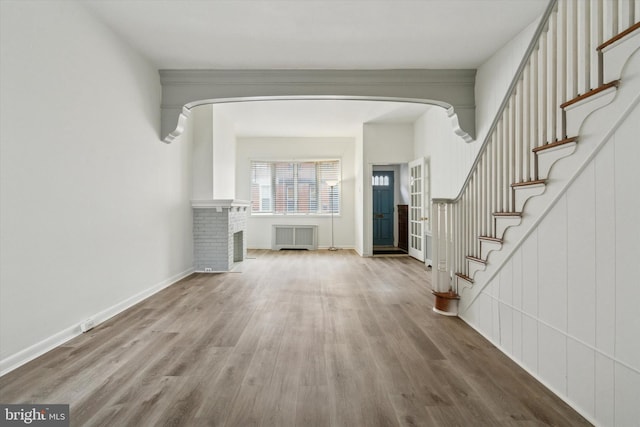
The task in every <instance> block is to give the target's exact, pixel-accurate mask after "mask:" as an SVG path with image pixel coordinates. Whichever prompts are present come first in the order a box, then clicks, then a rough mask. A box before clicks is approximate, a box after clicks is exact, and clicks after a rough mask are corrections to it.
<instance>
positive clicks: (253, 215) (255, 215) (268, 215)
mask: <svg viewBox="0 0 640 427" xmlns="http://www.w3.org/2000/svg"><path fill="white" fill-rule="evenodd" d="M250 216H251V218H331V214H271V213H251V214H250ZM341 216H342V215H340V214H339V213H336V214H333V217H334V218H340V217H341Z"/></svg>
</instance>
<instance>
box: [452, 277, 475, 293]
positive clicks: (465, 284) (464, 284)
mask: <svg viewBox="0 0 640 427" xmlns="http://www.w3.org/2000/svg"><path fill="white" fill-rule="evenodd" d="M456 286H457V289H458V295H462V294H463V293H464V291H465V290H466V289H467V288H471V287H472V286H473V282H470V281H468V280H465V279H463V278H462V277H460V276H456Z"/></svg>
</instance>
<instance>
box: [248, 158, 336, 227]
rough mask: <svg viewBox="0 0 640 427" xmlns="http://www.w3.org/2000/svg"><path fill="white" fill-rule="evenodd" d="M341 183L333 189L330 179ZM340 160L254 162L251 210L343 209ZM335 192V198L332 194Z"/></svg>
mask: <svg viewBox="0 0 640 427" xmlns="http://www.w3.org/2000/svg"><path fill="white" fill-rule="evenodd" d="M332 180H333V181H336V182H338V184H337V185H336V186H335V187H334V188H333V191H332V189H331V188H330V187H329V185H328V184H327V181H329V182H330V181H332ZM339 182H340V161H339V160H322V161H306V162H285V161H252V162H251V212H252V213H257V214H258V213H269V214H282V215H285V214H297V215H305V214H328V213H331V211H332V210H333V212H334V213H339V212H340V184H339ZM332 194H333V197H331V195H332Z"/></svg>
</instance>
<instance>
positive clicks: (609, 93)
mask: <svg viewBox="0 0 640 427" xmlns="http://www.w3.org/2000/svg"><path fill="white" fill-rule="evenodd" d="M616 90H617V88H616V87H615V86H614V87H610V88H608V89H606V90H603V91H602V92H599V93H598V94H596V95H593V96H590V97H588V98H586V99H583V100H582V101H580V102H577V103H575V104H572V105H569V106H568V107H566V108H565V109H564V111H565V115H566V116H565V117H566V125H567V136H575V135H578V131H579V130H580V126H582V122H584V120H585V119H586V118H587V117H588V116H589V115H590V114H591V113H593V112H594V111H596V110H597V109H599V108H602V107H604V106H605V105H608V104H610V103H611V101H613V98H615V96H616Z"/></svg>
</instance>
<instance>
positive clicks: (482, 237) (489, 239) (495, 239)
mask: <svg viewBox="0 0 640 427" xmlns="http://www.w3.org/2000/svg"><path fill="white" fill-rule="evenodd" d="M478 239H480V240H485V241H487V242H496V243H504V240H502V239H498V238H497V237H491V236H480V237H478Z"/></svg>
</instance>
